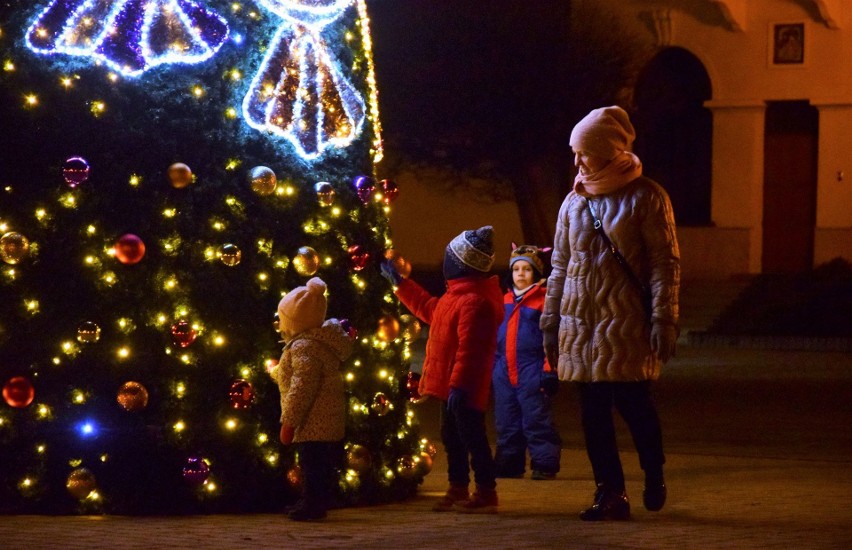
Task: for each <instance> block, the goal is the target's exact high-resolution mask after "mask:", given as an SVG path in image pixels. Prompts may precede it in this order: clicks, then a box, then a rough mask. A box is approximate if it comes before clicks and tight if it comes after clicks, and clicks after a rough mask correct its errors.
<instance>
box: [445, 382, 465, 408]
mask: <svg viewBox="0 0 852 550" xmlns="http://www.w3.org/2000/svg"><path fill="white" fill-rule="evenodd" d="M465 397H466V395H465V393H464V390H460V389H458V388H450V396H449V397H448V398H447V412H450V413H453V414H455V413H456V412H457V411H458V410H459V409H460V408H462V407H463V406H464V401H465Z"/></svg>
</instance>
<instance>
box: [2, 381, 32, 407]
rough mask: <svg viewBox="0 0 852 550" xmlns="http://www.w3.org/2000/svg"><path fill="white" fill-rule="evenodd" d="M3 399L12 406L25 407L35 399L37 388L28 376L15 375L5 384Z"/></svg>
mask: <svg viewBox="0 0 852 550" xmlns="http://www.w3.org/2000/svg"><path fill="white" fill-rule="evenodd" d="M3 399H4V400H5V401H6V404H7V405H9V406H10V407H14V408H16V409H23V408H24V407H26V406H28V405H29V404H30V403H32V402H33V399H35V388H33V385H32V383H31V382H30V381H29V380H28V379H27V378H25V377H23V376H15V377H14V378H10V379H9V381H8V382H6V384H4V385H3Z"/></svg>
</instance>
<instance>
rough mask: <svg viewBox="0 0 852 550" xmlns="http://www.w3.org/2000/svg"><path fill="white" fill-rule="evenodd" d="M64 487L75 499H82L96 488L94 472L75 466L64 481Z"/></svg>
mask: <svg viewBox="0 0 852 550" xmlns="http://www.w3.org/2000/svg"><path fill="white" fill-rule="evenodd" d="M65 488H66V489H68V492H69V493H71V496H73V497H74V498H76V499H77V500H83V499H84V498H86V497H87V496H89V495H90V494H91V493H92V491H94V490H95V489H97V488H98V484H97V481H96V480H95V474H93V473H92V472H90V471H89V470H87V469H86V468H77V469H76V470H74V471H73V472H71V474H70V475H69V476H68V479H67V480H66V481H65Z"/></svg>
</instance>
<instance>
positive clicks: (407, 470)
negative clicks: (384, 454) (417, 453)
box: [396, 455, 419, 479]
mask: <svg viewBox="0 0 852 550" xmlns="http://www.w3.org/2000/svg"><path fill="white" fill-rule="evenodd" d="M418 470H419V468H418V467H417V463H416V462H415V461H414V458H412V457H410V456H408V455H405V456H401V457H399V459H398V460H397V461H396V471H397V473H399V477H401V478H402V479H412V478H414V477H416V476H417V474H418Z"/></svg>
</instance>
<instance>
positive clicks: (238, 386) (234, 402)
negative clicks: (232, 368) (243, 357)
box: [228, 379, 254, 409]
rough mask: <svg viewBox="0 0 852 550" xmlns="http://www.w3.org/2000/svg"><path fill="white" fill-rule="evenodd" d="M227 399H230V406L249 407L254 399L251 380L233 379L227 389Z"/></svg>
mask: <svg viewBox="0 0 852 550" xmlns="http://www.w3.org/2000/svg"><path fill="white" fill-rule="evenodd" d="M228 399H229V400H230V401H231V407H233V408H235V409H247V408H249V407H250V406H251V403H252V401H254V388H253V387H252V385H251V382H248V381H246V380H242V379H240V380H235V381H234V383H233V384H231V388H230V389H229V390H228Z"/></svg>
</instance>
